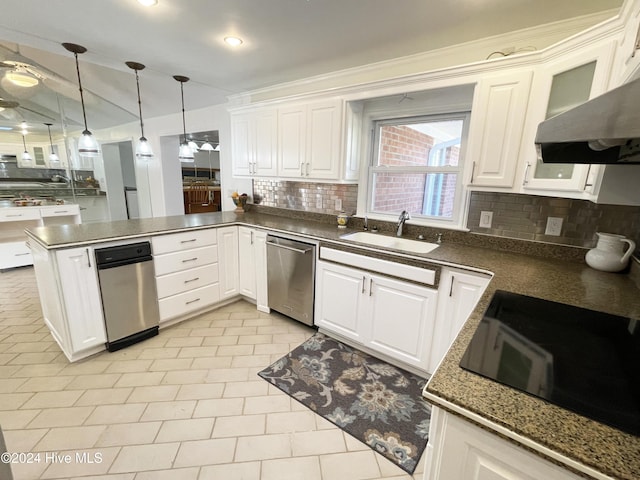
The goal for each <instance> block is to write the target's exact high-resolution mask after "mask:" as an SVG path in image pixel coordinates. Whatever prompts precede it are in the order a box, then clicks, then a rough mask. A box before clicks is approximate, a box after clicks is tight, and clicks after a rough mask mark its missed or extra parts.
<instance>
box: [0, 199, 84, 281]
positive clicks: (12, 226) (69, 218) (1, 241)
mask: <svg viewBox="0 0 640 480" xmlns="http://www.w3.org/2000/svg"><path fill="white" fill-rule="evenodd" d="M73 223H80V207H79V206H78V205H52V206H44V207H10V208H3V209H2V211H0V247H1V248H0V270H2V269H5V268H14V267H22V266H25V265H32V264H33V259H32V256H31V250H30V249H29V247H28V245H27V242H26V238H27V237H26V235H25V233H24V229H25V228H32V227H41V226H49V225H62V224H73Z"/></svg>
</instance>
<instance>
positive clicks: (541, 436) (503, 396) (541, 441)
mask: <svg viewBox="0 0 640 480" xmlns="http://www.w3.org/2000/svg"><path fill="white" fill-rule="evenodd" d="M227 224H246V225H249V226H255V227H264V228H267V229H270V230H275V231H280V232H283V233H290V234H295V235H298V236H302V237H309V238H312V239H316V240H320V241H323V242H328V243H332V242H340V243H341V244H344V245H346V244H350V245H352V246H359V247H362V248H363V249H364V250H369V251H370V252H371V254H373V255H375V252H376V251H377V250H380V249H377V248H375V249H373V248H366V246H364V245H362V244H357V243H355V242H346V241H343V240H341V239H340V236H341V235H344V234H345V233H351V232H354V231H356V230H353V229H346V230H340V229H338V228H337V227H336V226H335V225H334V224H331V223H321V222H317V221H309V220H306V219H304V218H292V217H291V216H289V217H284V216H278V215H265V214H263V213H252V212H251V213H245V214H239V215H238V214H235V213H234V212H217V213H204V214H196V215H185V216H182V215H180V216H175V217H164V218H150V219H137V220H123V221H116V222H107V223H91V224H79V225H67V226H51V227H34V228H30V229H28V230H27V234H28V235H29V236H30V237H31V238H32V239H34V240H35V241H37V242H39V243H40V244H42V245H43V246H45V247H46V248H66V247H72V246H78V245H87V244H92V243H100V242H105V241H112V240H118V239H126V238H136V237H141V236H149V235H153V234H158V233H166V232H167V231H182V230H187V229H192V228H206V227H211V226H222V225H227ZM468 235H473V234H468ZM474 240H477V238H475V237H474ZM494 241H495V240H492V239H491V238H490V237H488V238H487V242H486V244H487V246H488V247H490V248H483V247H479V246H469V245H463V244H460V243H454V242H448V241H446V237H445V241H444V242H443V243H442V245H440V246H439V247H438V248H437V249H436V250H434V251H432V252H430V253H428V254H403V256H407V257H413V258H417V259H420V260H428V261H429V262H433V263H437V264H441V265H452V266H458V267H460V266H462V267H466V268H469V269H472V270H478V271H485V272H490V273H493V278H492V280H491V282H490V284H489V286H488V288H487V290H486V291H485V293H484V294H483V295H482V297H481V299H480V301H479V303H478V305H477V306H476V308H475V310H474V311H473V313H472V314H471V316H470V318H469V320H468V321H467V322H466V324H465V325H464V327H463V328H462V330H461V332H460V334H459V335H458V337H457V338H456V340H455V341H454V343H453V345H452V347H451V349H450V350H449V352H448V353H447V355H446V356H445V358H444V360H443V361H442V363H441V364H440V366H439V367H438V369H437V370H436V372H435V373H434V375H433V376H432V377H431V379H430V381H429V383H428V385H427V387H426V388H425V392H424V395H425V397H426V398H427V399H428V400H429V401H430V402H432V403H434V404H437V405H439V406H441V407H442V408H444V409H446V410H448V411H450V412H452V413H455V414H458V415H461V416H463V417H466V418H467V419H469V420H470V421H472V422H474V423H477V424H479V425H481V426H482V427H484V428H487V429H490V430H493V431H494V432H496V433H498V434H500V435H502V436H505V437H507V438H511V439H512V440H515V441H517V442H519V443H520V444H522V445H525V446H526V447H528V448H530V449H532V450H534V451H536V452H537V453H538V454H540V455H542V456H545V457H547V458H548V459H550V460H552V461H556V462H561V463H564V459H563V458H557V457H558V456H560V457H566V458H567V459H569V461H570V462H577V464H578V467H577V469H573V470H574V471H580V468H579V464H582V465H585V466H587V467H589V468H590V469H592V470H593V471H595V472H597V475H598V476H596V477H595V478H616V479H629V480H631V479H636V480H637V479H638V472H640V438H638V437H636V436H633V435H630V434H627V433H624V432H621V431H620V430H617V429H615V428H612V427H608V426H606V425H604V424H601V423H598V422H595V421H593V420H590V419H588V418H586V417H582V416H580V415H577V414H574V413H572V412H570V411H568V410H565V409H562V408H560V407H557V406H555V405H551V404H549V403H547V402H545V401H543V400H540V399H537V398H535V397H533V396H530V395H528V394H525V393H521V392H519V391H517V390H514V389H511V388H509V387H506V386H504V385H501V384H498V383H496V382H494V381H491V380H488V379H485V378H484V377H481V376H479V375H475V374H473V373H470V372H468V371H466V370H463V369H462V368H460V367H459V362H460V359H461V357H462V355H463V353H464V351H465V349H466V347H467V345H468V343H469V341H470V340H471V337H472V335H473V333H474V331H475V329H476V327H477V326H478V324H479V322H480V320H481V318H482V314H483V312H484V310H485V309H486V308H487V306H488V304H489V301H490V300H491V297H492V296H493V293H494V292H495V290H498V289H501V290H507V291H511V292H515V293H520V294H524V295H530V296H534V297H539V298H543V299H546V300H552V301H556V302H561V303H566V304H571V305H576V306H580V307H584V308H589V309H593V310H599V311H603V312H607V313H611V314H614V315H621V316H625V317H631V318H638V319H640V291H639V288H640V285H639V284H638V283H636V281H635V280H634V279H633V278H632V277H631V276H630V275H626V274H616V273H605V272H599V271H596V270H593V269H591V268H589V267H588V266H587V265H586V264H585V263H584V262H580V261H575V260H573V261H564V260H559V259H558V258H548V257H544V256H538V254H540V252H543V253H547V252H546V250H548V248H549V245H548V244H538V245H536V244H535V243H534V242H525V243H526V245H528V246H525V247H524V251H525V252H526V251H527V249H530V251H531V252H532V253H534V254H533V255H531V254H526V253H524V254H523V253H510V252H505V251H501V250H496V249H494V248H492V243H493V242H494ZM476 243H477V242H476ZM382 250H385V251H387V252H392V253H395V254H401V252H393V251H392V250H389V249H382ZM585 251H586V250H585ZM578 253H581V252H578ZM556 257H557V256H556ZM554 459H555V460H554Z"/></svg>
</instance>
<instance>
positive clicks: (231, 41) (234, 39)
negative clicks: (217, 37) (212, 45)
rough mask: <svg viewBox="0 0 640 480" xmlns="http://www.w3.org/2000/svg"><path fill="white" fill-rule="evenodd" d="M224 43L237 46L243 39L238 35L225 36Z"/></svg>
mask: <svg viewBox="0 0 640 480" xmlns="http://www.w3.org/2000/svg"><path fill="white" fill-rule="evenodd" d="M224 43H226V44H227V45H230V46H232V47H237V46H238V45H242V39H241V38H238V37H224Z"/></svg>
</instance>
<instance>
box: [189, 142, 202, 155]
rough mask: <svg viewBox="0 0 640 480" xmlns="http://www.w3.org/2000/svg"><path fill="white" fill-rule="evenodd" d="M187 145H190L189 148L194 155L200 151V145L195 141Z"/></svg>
mask: <svg viewBox="0 0 640 480" xmlns="http://www.w3.org/2000/svg"><path fill="white" fill-rule="evenodd" d="M187 144H188V145H189V148H190V149H191V150H192V151H193V153H196V152H197V151H198V150H200V147H198V144H197V143H196V142H194V141H193V140H189V142H187Z"/></svg>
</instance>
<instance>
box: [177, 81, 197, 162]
mask: <svg viewBox="0 0 640 480" xmlns="http://www.w3.org/2000/svg"><path fill="white" fill-rule="evenodd" d="M173 78H174V79H175V80H177V81H178V82H180V98H181V99H182V134H183V138H182V143H180V150H179V151H178V160H180V161H181V162H185V163H191V162H193V161H194V155H193V150H192V149H191V147H189V143H188V142H187V124H186V122H185V120H184V88H183V87H184V84H185V82H188V81H189V77H183V76H182V75H174V76H173Z"/></svg>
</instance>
